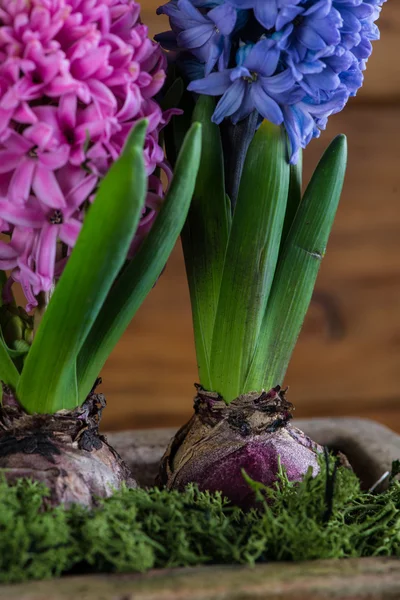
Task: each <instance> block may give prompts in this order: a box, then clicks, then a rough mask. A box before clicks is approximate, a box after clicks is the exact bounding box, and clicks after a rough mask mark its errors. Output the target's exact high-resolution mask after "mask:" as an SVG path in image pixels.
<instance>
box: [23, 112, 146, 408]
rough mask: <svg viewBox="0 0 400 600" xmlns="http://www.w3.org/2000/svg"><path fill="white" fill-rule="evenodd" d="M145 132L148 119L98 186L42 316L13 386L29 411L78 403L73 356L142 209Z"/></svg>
mask: <svg viewBox="0 0 400 600" xmlns="http://www.w3.org/2000/svg"><path fill="white" fill-rule="evenodd" d="M146 129H147V121H141V122H140V123H139V124H138V125H137V126H136V128H135V129H134V131H133V132H132V134H131V135H130V137H129V140H128V143H127V145H126V147H125V150H124V152H123V154H122V156H121V157H120V158H119V160H117V161H116V162H115V163H114V165H113V166H112V167H111V169H110V170H109V172H108V174H107V175H106V177H105V178H104V180H103V181H102V183H101V184H100V187H99V190H98V193H97V195H96V199H95V202H94V204H93V206H91V207H90V209H89V211H88V214H87V216H86V218H85V222H84V225H83V228H82V231H81V233H80V235H79V238H78V241H77V243H76V246H75V248H74V250H73V252H72V254H71V256H70V258H69V260H68V263H67V266H66V268H65V271H64V273H63V275H62V277H61V279H60V281H59V283H58V284H57V286H56V289H55V292H54V294H53V296H52V298H51V300H50V303H49V306H48V308H47V311H46V313H45V314H44V317H43V320H42V322H41V324H40V326H39V329H38V332H37V334H36V337H35V339H34V342H33V344H32V347H31V349H30V352H29V354H28V357H27V359H26V361H25V365H24V368H23V371H22V375H21V378H20V381H19V385H18V388H17V395H18V398H19V400H20V402H21V403H22V405H23V406H24V408H25V409H26V410H27V411H28V412H31V413H33V412H36V413H53V412H56V411H57V410H60V409H62V408H69V409H71V408H74V407H76V406H77V405H78V394H77V383H76V374H75V369H76V368H75V364H76V360H77V356H78V353H79V350H80V348H81V346H82V344H83V342H84V340H85V338H86V336H87V334H88V333H89V331H90V328H91V326H92V325H93V323H94V321H95V319H96V317H97V315H98V313H99V311H100V309H101V307H102V305H103V303H104V300H105V298H106V296H107V294H108V292H109V290H110V288H111V286H112V284H113V282H114V280H115V278H116V276H117V275H118V272H119V271H120V269H121V267H122V266H123V264H124V261H125V259H126V255H127V252H128V249H129V246H130V243H131V241H132V238H133V235H134V232H135V230H136V227H137V224H138V222H139V218H140V215H141V212H142V208H143V206H144V201H145V196H146V186H147V177H146V172H145V166H144V160H143V144H144V138H145V134H146Z"/></svg>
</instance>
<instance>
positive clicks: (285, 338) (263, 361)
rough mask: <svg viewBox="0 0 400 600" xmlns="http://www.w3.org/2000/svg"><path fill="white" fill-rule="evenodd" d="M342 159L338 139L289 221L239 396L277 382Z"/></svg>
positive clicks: (297, 325)
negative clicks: (260, 325) (253, 351)
mask: <svg viewBox="0 0 400 600" xmlns="http://www.w3.org/2000/svg"><path fill="white" fill-rule="evenodd" d="M346 161H347V141H346V137H345V136H343V135H341V136H338V137H336V138H335V139H334V140H333V142H332V143H331V145H330V146H329V148H328V149H327V150H326V152H325V154H324V155H323V157H322V159H321V161H320V163H319V164H318V166H317V168H316V170H315V173H314V175H313V177H312V179H311V181H310V184H309V185H308V187H307V190H306V192H305V195H304V198H303V200H302V202H301V204H300V207H299V209H298V211H297V214H296V217H295V219H294V221H293V225H292V227H291V230H290V233H289V236H288V238H287V241H286V243H285V246H284V249H283V253H282V256H281V258H280V260H279V264H278V268H277V273H276V276H275V279H274V283H273V286H272V290H271V295H270V298H269V301H268V306H267V310H266V311H265V314H264V319H263V323H262V327H261V330H260V335H259V338H258V345H257V349H256V352H255V355H254V358H253V361H252V364H251V368H250V371H249V373H248V376H247V379H246V382H245V385H244V387H243V389H242V390H241V391H242V393H245V392H249V391H253V390H261V389H269V388H271V387H273V386H275V385H278V384H279V385H282V383H283V378H284V376H285V373H286V370H287V366H288V364H289V360H290V357H291V354H292V352H293V349H294V346H295V344H296V341H297V338H298V335H299V333H300V330H301V327H302V324H303V321H304V318H305V315H306V313H307V310H308V307H309V304H310V301H311V296H312V293H313V290H314V286H315V281H316V278H317V274H318V271H319V268H320V265H321V260H322V258H323V257H324V255H325V250H326V246H327V243H328V238H329V234H330V232H331V229H332V225H333V221H334V218H335V215H336V210H337V207H338V203H339V199H340V195H341V192H342V188H343V181H344V176H345V172H346Z"/></svg>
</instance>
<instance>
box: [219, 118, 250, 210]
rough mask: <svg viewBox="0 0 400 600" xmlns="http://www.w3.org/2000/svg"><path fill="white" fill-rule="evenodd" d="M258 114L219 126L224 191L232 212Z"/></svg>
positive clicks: (226, 121) (225, 122)
mask: <svg viewBox="0 0 400 600" xmlns="http://www.w3.org/2000/svg"><path fill="white" fill-rule="evenodd" d="M257 122H258V112H257V111H254V112H252V113H251V114H250V115H249V116H248V117H247V118H246V119H244V120H243V121H240V122H239V123H237V125H234V124H233V123H232V122H231V121H230V120H229V121H228V120H225V121H224V123H223V124H222V126H221V137H222V146H223V149H224V162H225V189H226V193H227V194H228V196H229V198H230V200H231V207H232V212H233V211H234V208H235V206H236V202H237V198H238V194H239V186H240V180H241V178H242V172H243V166H244V161H245V160H246V155H247V151H248V149H249V146H250V143H251V141H252V139H253V138H254V133H255V131H256V129H257Z"/></svg>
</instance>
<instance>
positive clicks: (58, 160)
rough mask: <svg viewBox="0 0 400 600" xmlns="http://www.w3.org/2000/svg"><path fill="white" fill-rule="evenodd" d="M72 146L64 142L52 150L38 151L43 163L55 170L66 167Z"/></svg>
mask: <svg viewBox="0 0 400 600" xmlns="http://www.w3.org/2000/svg"><path fill="white" fill-rule="evenodd" d="M69 154H70V147H69V146H68V145H67V144H63V145H62V146H60V147H59V148H57V149H56V150H53V151H52V152H38V158H39V160H40V162H41V163H42V165H44V166H45V167H47V168H48V169H50V170H51V171H55V170H56V169H61V167H64V166H65V165H66V164H67V162H68V159H69Z"/></svg>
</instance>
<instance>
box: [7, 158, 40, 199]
mask: <svg viewBox="0 0 400 600" xmlns="http://www.w3.org/2000/svg"><path fill="white" fill-rule="evenodd" d="M35 168H36V160H35V159H32V158H28V157H25V158H23V159H22V160H21V161H20V163H19V165H18V166H17V168H16V169H15V171H14V173H13V176H12V178H11V181H10V187H9V191H8V196H9V198H10V200H11V201H12V202H21V201H24V200H27V199H28V196H29V194H30V192H31V187H32V179H33V174H34V172H35Z"/></svg>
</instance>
